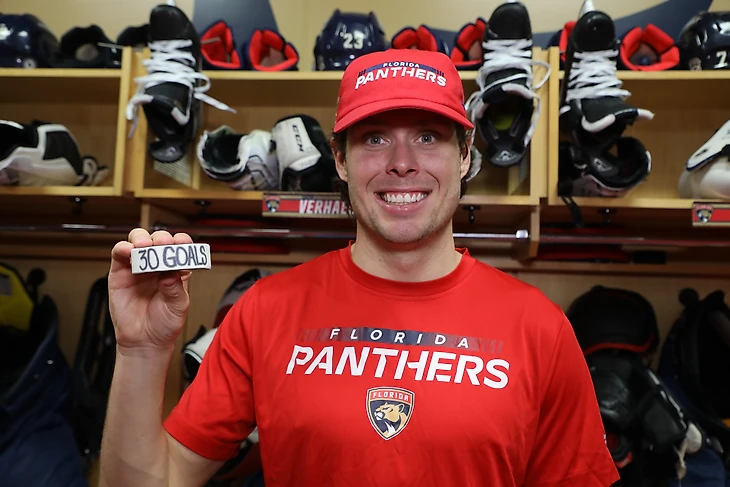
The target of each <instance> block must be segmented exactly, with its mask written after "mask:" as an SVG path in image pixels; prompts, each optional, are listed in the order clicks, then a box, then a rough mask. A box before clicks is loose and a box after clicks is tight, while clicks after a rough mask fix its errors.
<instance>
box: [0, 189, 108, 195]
mask: <svg viewBox="0 0 730 487" xmlns="http://www.w3.org/2000/svg"><path fill="white" fill-rule="evenodd" d="M0 195H8V196H69V197H74V196H116V195H117V191H116V189H115V188H114V187H112V186H38V187H34V186H0Z"/></svg>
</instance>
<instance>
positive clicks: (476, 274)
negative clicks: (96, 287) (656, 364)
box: [101, 50, 618, 487]
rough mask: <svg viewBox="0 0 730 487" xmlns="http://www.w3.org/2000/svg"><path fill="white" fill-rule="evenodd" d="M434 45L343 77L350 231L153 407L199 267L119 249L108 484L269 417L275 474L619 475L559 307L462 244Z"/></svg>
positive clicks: (394, 477)
mask: <svg viewBox="0 0 730 487" xmlns="http://www.w3.org/2000/svg"><path fill="white" fill-rule="evenodd" d="M463 103H464V93H463V90H462V85H461V81H460V78H459V74H458V72H457V71H456V69H455V68H454V66H453V64H452V62H451V61H450V60H449V58H448V57H446V56H445V55H443V54H438V53H433V52H425V51H416V50H389V51H386V52H379V53H375V54H370V55H366V56H363V57H360V58H358V59H356V60H354V61H353V62H352V63H351V65H350V66H349V67H348V68H347V70H346V71H345V73H344V75H343V79H342V84H341V87H340V92H339V98H338V106H337V118H336V123H335V127H334V131H335V134H336V135H335V137H334V140H333V144H332V145H333V150H334V153H335V157H336V162H337V170H338V173H339V175H340V177H341V179H342V180H343V181H344V182H346V184H347V195H346V197H347V198H348V199H349V201H350V203H351V206H352V209H353V211H354V214H355V217H356V218H357V234H356V240H355V241H354V242H351V243H350V244H349V245H348V246H347V247H346V248H344V249H341V250H339V251H334V252H329V253H326V254H324V255H322V256H320V257H318V258H315V259H313V260H311V261H310V262H307V263H305V264H302V265H300V266H297V267H295V268H293V269H290V270H287V271H284V272H280V273H277V274H274V275H272V276H268V277H265V278H263V279H261V280H259V281H258V282H257V283H256V284H255V285H254V286H253V287H251V288H250V289H249V290H248V291H246V293H244V294H243V296H242V297H241V299H240V300H239V301H238V302H237V303H236V304H235V305H234V306H233V308H232V309H231V310H230V312H229V313H228V315H227V316H226V318H225V320H224V321H223V323H222V324H221V325H220V327H219V328H218V332H217V333H216V336H215V339H214V340H213V342H212V343H211V345H210V347H209V349H208V351H207V353H206V355H205V358H204V360H203V362H202V364H201V367H200V370H199V372H198V375H197V376H196V378H195V380H194V381H193V383H192V385H191V386H190V387H189V388H188V389H187V390H186V392H185V393H184V395H183V397H182V398H181V400H180V403H179V404H178V405H177V407H176V408H175V409H174V410H173V412H172V413H171V414H170V416H169V417H168V418H167V419H166V420H165V422H164V425H163V423H162V422H161V418H160V411H161V406H162V399H163V385H164V379H165V375H166V371H167V367H168V365H169V362H170V358H171V355H172V353H173V342H174V339H175V337H176V336H177V334H178V333H179V332H180V329H181V328H182V326H183V322H184V319H185V316H186V312H187V309H188V294H187V279H188V278H189V275H188V274H186V273H183V272H180V273H179V274H176V275H164V276H156V275H154V274H146V275H143V276H144V277H141V276H133V275H132V274H131V273H130V269H129V256H130V251H131V249H132V248H133V247H142V246H149V245H161V244H169V243H173V242H174V243H186V242H190V241H191V240H190V237H189V236H188V235H183V234H178V235H175V236H171V235H170V234H168V233H166V232H155V233H154V234H152V235H149V234H148V233H147V232H146V231H145V230H143V229H135V230H133V231H132V232H131V233H130V236H129V241H128V242H120V243H118V244H117V245H116V246H115V248H114V250H113V252H112V264H111V270H110V274H109V287H110V307H111V312H112V316H113V318H114V323H115V327H116V332H117V337H118V340H119V345H118V350H119V354H118V355H119V356H118V359H117V363H116V370H115V376H114V383H113V385H112V390H111V396H110V405H109V412H108V418H107V427H106V430H105V436H104V443H103V449H102V465H101V477H102V485H104V486H117V485H134V486H135V487H136V486H147V485H174V486H176V487H177V486H188V485H190V486H192V485H201V484H203V483H204V482H205V481H206V479H208V478H209V477H210V476H211V475H213V474H214V473H215V472H216V471H217V470H218V468H220V466H221V465H222V464H223V462H224V461H225V460H227V459H229V458H231V457H233V456H234V455H235V453H236V452H237V450H238V448H239V445H240V444H241V441H242V440H243V439H244V438H246V437H247V436H248V434H249V433H250V432H251V431H252V430H253V428H254V427H255V426H258V432H259V438H260V448H261V457H262V462H263V468H264V475H265V480H266V485H267V487H277V486H299V485H301V486H317V487H322V486H329V485H336V486H345V485H346V486H369V487H370V486H391V485H403V486H418V487H427V486H445V485H449V486H459V487H461V486H468V485H469V486H489V487H507V486H543V487H547V486H556V487H557V486H560V487H567V486H580V487H603V486H608V485H611V484H612V483H613V482H614V481H616V480H617V479H618V475H617V472H616V470H615V468H614V465H613V463H612V460H611V457H610V454H609V452H608V449H607V447H606V445H605V439H604V432H603V426H602V423H601V418H600V414H599V410H598V406H597V401H596V399H595V393H594V391H593V386H592V382H591V378H590V375H589V373H588V370H587V367H586V363H585V360H584V358H583V356H582V354H581V351H580V349H579V346H578V343H577V341H576V339H575V336H574V334H573V332H572V328H571V326H570V324H569V323H568V321H567V319H566V318H565V316H564V314H563V313H562V311H561V310H560V308H559V307H558V306H556V305H555V304H553V303H551V302H549V301H548V300H547V299H546V298H545V297H544V296H543V295H542V294H541V293H540V292H539V291H538V290H537V289H535V288H533V287H531V286H528V285H527V284H524V283H522V282H520V281H518V280H516V279H514V278H512V277H510V276H508V275H506V274H504V273H502V272H499V271H497V270H496V269H494V268H492V267H489V266H487V265H485V264H482V263H481V262H479V261H477V260H475V259H474V258H473V257H472V256H470V254H469V252H468V251H467V250H466V249H460V248H455V246H454V238H453V233H452V224H451V219H452V217H453V215H454V213H455V211H456V208H457V205H458V202H459V198H460V189H461V180H462V178H463V177H464V176H465V175H466V173H467V170H468V168H469V163H470V159H469V150H468V149H469V147H470V145H471V142H472V139H471V131H472V129H473V126H472V124H471V123H470V122H469V120H468V119H467V118H466V116H465V112H464V105H463Z"/></svg>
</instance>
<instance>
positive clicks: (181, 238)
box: [112, 228, 193, 284]
mask: <svg viewBox="0 0 730 487" xmlns="http://www.w3.org/2000/svg"><path fill="white" fill-rule="evenodd" d="M189 243H193V239H192V238H191V237H190V235H188V234H187V233H176V234H175V236H172V235H171V234H170V232H168V231H165V230H157V231H155V232H153V233H152V234H151V235H150V233H149V232H148V231H147V230H145V229H144V228H134V229H132V231H130V232H129V235H128V236H127V241H126V242H125V241H120V242H117V243H116V245H114V248H113V249H112V270H113V269H116V268H119V267H125V266H126V267H130V256H131V254H132V249H135V248H140V247H150V246H153V245H172V244H189ZM180 277H182V278H183V280H184V281H187V279H189V278H190V272H189V271H186V272H181V273H180ZM186 284H187V283H186Z"/></svg>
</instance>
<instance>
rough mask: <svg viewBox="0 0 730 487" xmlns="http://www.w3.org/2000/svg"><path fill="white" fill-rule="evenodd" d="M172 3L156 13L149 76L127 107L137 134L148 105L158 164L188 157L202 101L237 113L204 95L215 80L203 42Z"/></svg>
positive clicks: (141, 80)
mask: <svg viewBox="0 0 730 487" xmlns="http://www.w3.org/2000/svg"><path fill="white" fill-rule="evenodd" d="M169 3H171V4H170V5H158V6H157V7H155V8H154V9H152V12H151V14H150V22H149V39H148V46H149V48H150V51H151V58H150V59H149V60H145V61H143V63H144V65H145V67H146V68H147V72H148V75H147V76H142V77H140V78H137V79H136V80H135V81H136V82H137V84H138V89H137V93H136V94H135V95H134V96H133V97H132V98H131V99H130V100H129V103H128V105H127V120H134V123H133V126H132V131H134V129H135V127H136V122H137V120H136V119H137V116H138V115H137V110H138V106H139V105H142V106H143V109H144V113H145V116H146V117H147V122H148V124H149V127H150V130H151V131H152V132H153V133H154V134H155V136H156V137H157V139H158V140H156V141H154V142H152V143H151V144H150V146H149V153H150V155H151V156H152V158H153V159H155V160H156V161H159V162H166V163H174V162H177V161H180V160H181V159H183V157H184V156H186V154H187V152H188V147H189V145H190V143H191V142H192V141H193V138H194V137H195V135H196V133H197V131H198V126H199V119H200V105H199V102H200V101H203V102H206V103H209V104H210V105H212V106H214V107H216V108H218V109H220V110H227V111H231V112H234V113H235V111H234V110H233V109H232V108H230V107H229V106H228V105H225V104H224V103H221V102H219V101H218V100H215V99H213V98H211V97H210V96H208V95H206V94H204V92H205V91H207V90H208V88H209V87H210V80H209V79H208V77H207V76H205V75H204V74H202V73H201V72H200V71H201V69H202V68H201V66H202V59H201V54H200V37H199V36H198V33H197V31H196V30H195V27H193V24H192V23H191V22H190V20H189V19H188V18H187V16H186V15H185V13H183V11H182V10H180V9H179V8H177V7H175V6H174V5H172V3H173V2H169Z"/></svg>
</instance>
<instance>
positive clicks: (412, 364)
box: [286, 327, 510, 389]
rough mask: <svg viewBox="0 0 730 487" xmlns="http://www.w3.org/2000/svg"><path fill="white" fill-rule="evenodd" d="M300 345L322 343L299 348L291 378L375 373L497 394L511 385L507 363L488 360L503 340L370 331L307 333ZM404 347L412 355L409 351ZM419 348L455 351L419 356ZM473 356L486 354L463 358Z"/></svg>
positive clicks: (290, 368)
mask: <svg viewBox="0 0 730 487" xmlns="http://www.w3.org/2000/svg"><path fill="white" fill-rule="evenodd" d="M299 339H300V343H301V341H303V342H307V341H309V342H317V343H312V344H311V345H310V344H304V343H302V344H299V345H294V347H293V349H292V353H291V357H290V359H289V363H288V364H287V368H286V373H287V374H288V375H291V374H294V373H296V372H297V371H301V372H303V373H304V374H305V375H313V374H323V375H345V374H348V375H350V376H362V375H363V374H366V373H368V374H369V373H372V374H373V377H375V378H383V377H386V378H390V379H393V380H402V379H410V380H416V381H421V380H426V381H434V380H435V381H439V382H450V383H455V384H468V385H472V386H482V385H484V386H487V387H491V388H493V389H502V388H504V387H506V386H507V384H508V382H509V376H508V374H507V372H508V371H509V366H510V364H509V362H508V361H506V360H504V359H502V358H499V357H494V358H489V359H488V360H487V359H485V358H484V357H483V354H484V353H489V352H492V353H499V352H501V351H502V341H501V340H485V339H478V338H473V337H459V336H455V335H449V334H440V333H431V332H419V331H410V330H409V331H405V330H390V329H384V328H366V327H362V328H326V329H319V330H304V331H303V332H302V333H300V336H299ZM322 342H370V343H373V344H374V345H373V346H362V347H360V346H357V347H355V346H345V347H335V346H334V345H326V344H324V343H322ZM385 345H391V346H385ZM397 345H404V347H397ZM405 346H409V348H410V349H409V350H406V349H404V348H405ZM414 346H415V347H424V346H428V347H443V348H447V349H453V350H455V351H453V352H452V351H438V350H436V351H434V350H414V349H413V347H414ZM470 351H478V352H482V355H477V354H475V353H463V352H470Z"/></svg>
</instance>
